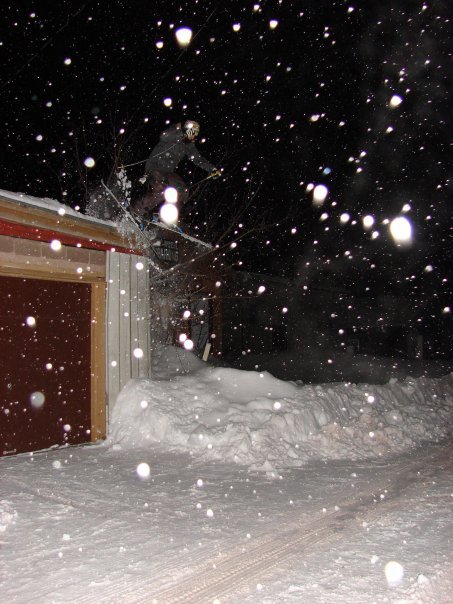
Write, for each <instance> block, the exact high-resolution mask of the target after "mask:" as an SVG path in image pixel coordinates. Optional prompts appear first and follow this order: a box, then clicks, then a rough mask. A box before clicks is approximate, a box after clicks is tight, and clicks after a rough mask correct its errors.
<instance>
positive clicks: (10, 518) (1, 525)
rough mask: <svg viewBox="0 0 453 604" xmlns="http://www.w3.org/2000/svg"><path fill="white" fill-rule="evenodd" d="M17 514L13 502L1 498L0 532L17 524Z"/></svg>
mask: <svg viewBox="0 0 453 604" xmlns="http://www.w3.org/2000/svg"><path fill="white" fill-rule="evenodd" d="M17 516H18V514H17V512H16V510H15V509H14V506H13V504H12V502H11V501H8V500H6V499H0V533H4V532H5V531H6V529H7V528H8V526H9V525H11V524H15V523H16V520H17Z"/></svg>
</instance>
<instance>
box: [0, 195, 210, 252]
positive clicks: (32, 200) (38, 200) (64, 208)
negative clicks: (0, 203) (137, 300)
mask: <svg viewBox="0 0 453 604" xmlns="http://www.w3.org/2000/svg"><path fill="white" fill-rule="evenodd" d="M0 197H2V198H3V199H5V200H8V201H9V200H10V201H18V202H20V203H21V204H22V205H24V206H30V207H33V206H34V207H37V208H42V209H44V210H49V211H52V212H56V213H58V214H59V215H61V216H72V217H74V218H77V219H78V220H82V221H84V222H87V223H92V224H98V225H106V226H109V227H112V226H114V227H118V223H117V222H115V221H112V220H103V219H101V218H94V217H93V216H88V215H87V214H83V213H82V212H80V211H78V210H75V209H74V208H71V206H68V205H66V204H64V203H62V202H61V201H57V200H55V199H50V198H49V197H34V196H32V195H28V194H25V193H13V192H11V191H6V190H4V189H0ZM120 222H121V223H122V228H121V230H122V231H124V226H125V224H124V223H127V226H128V227H129V229H128V230H131V228H132V229H133V230H134V231H137V232H138V227H134V225H133V224H132V220H127V219H126V220H121V221H120ZM150 226H151V228H152V230H153V231H156V230H158V229H160V230H164V231H168V232H170V233H177V234H178V235H179V237H182V238H184V239H186V240H188V241H191V242H192V243H196V244H197V245H201V246H203V247H206V248H208V249H211V248H212V245H211V244H210V243H206V242H205V241H202V240H200V239H197V238H196V237H192V236H191V235H188V234H187V233H184V232H179V231H176V230H175V229H173V228H171V227H168V226H166V225H165V224H162V223H152V224H151V225H150ZM140 239H142V232H141V231H140ZM149 239H151V240H154V239H156V236H155V234H154V236H152V237H149Z"/></svg>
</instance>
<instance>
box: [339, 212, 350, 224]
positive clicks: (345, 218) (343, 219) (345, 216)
mask: <svg viewBox="0 0 453 604" xmlns="http://www.w3.org/2000/svg"><path fill="white" fill-rule="evenodd" d="M350 220H351V216H350V215H349V214H348V213H347V212H343V214H342V215H341V216H340V222H341V223H342V224H346V223H347V222H349V221H350Z"/></svg>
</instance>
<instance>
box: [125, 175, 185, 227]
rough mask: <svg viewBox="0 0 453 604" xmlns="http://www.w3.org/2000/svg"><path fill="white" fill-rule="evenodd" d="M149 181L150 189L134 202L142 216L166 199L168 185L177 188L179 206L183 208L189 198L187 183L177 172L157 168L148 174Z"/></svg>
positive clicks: (135, 208)
mask: <svg viewBox="0 0 453 604" xmlns="http://www.w3.org/2000/svg"><path fill="white" fill-rule="evenodd" d="M147 183H149V185H148V191H147V192H146V193H145V194H144V195H143V197H140V198H139V199H137V201H136V202H135V203H134V210H135V211H136V212H137V214H139V215H141V216H144V215H145V214H150V213H151V212H152V211H153V210H154V209H155V208H157V206H159V205H160V204H161V203H163V202H164V201H165V197H164V192H165V189H166V188H167V187H173V188H175V189H176V190H177V192H178V202H177V206H178V208H181V207H182V206H183V205H184V204H185V203H186V202H187V200H188V199H189V189H188V188H187V185H186V183H185V182H184V180H183V179H182V178H181V177H180V176H179V174H176V173H175V172H172V173H170V174H164V173H163V172H158V171H157V170H156V171H154V172H151V174H150V175H149V176H148V180H147Z"/></svg>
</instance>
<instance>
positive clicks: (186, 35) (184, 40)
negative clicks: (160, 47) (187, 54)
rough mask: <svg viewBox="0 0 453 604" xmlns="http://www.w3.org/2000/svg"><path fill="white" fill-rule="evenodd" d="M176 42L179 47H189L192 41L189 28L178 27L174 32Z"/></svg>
mask: <svg viewBox="0 0 453 604" xmlns="http://www.w3.org/2000/svg"><path fill="white" fill-rule="evenodd" d="M175 36H176V41H177V42H178V44H179V45H180V46H181V47H183V48H184V47H186V46H189V44H190V42H191V40H192V30H191V29H190V27H180V28H179V29H177V30H176V32H175Z"/></svg>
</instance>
